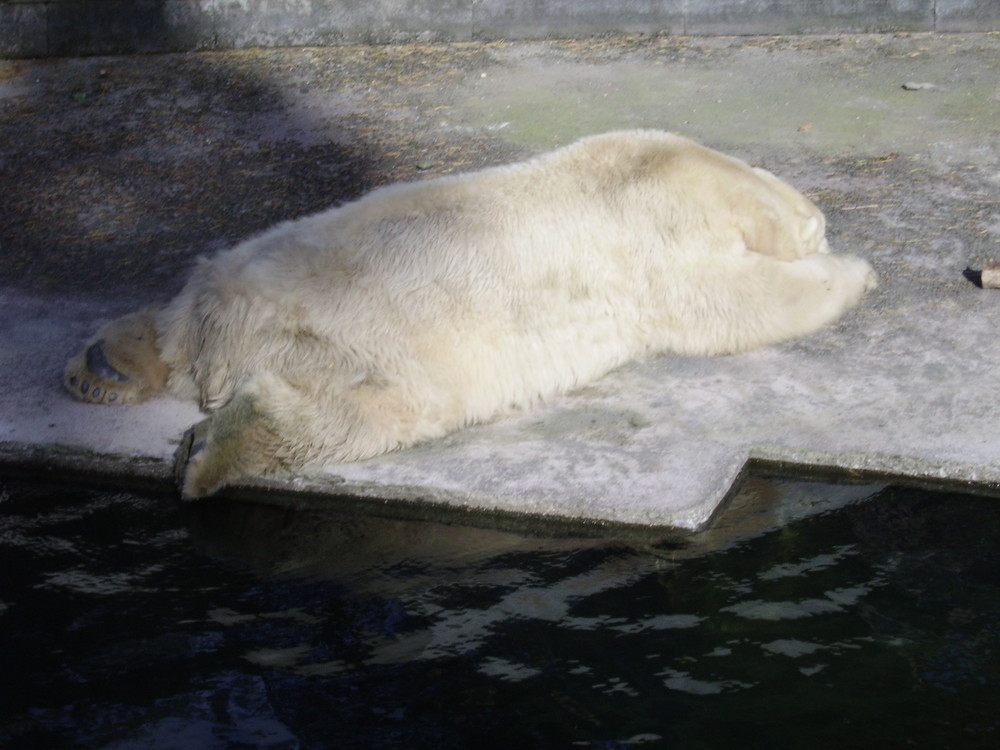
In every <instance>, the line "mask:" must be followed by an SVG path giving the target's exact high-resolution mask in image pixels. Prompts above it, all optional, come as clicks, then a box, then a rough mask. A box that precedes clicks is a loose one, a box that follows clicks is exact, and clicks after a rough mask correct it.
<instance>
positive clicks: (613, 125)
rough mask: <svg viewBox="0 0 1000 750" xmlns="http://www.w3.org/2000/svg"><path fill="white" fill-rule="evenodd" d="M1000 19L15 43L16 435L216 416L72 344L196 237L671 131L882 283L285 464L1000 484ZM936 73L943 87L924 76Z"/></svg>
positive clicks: (153, 445) (2, 300)
mask: <svg viewBox="0 0 1000 750" xmlns="http://www.w3.org/2000/svg"><path fill="white" fill-rule="evenodd" d="M998 81H1000V35H995V34H986V35H963V36H933V35H900V36H891V37H890V36H841V37H835V38H834V37H830V38H825V37H824V38H820V37H809V38H801V37H799V38H774V37H769V38H739V39H733V38H731V39H727V38H712V39H698V38H684V39H680V38H670V37H664V38H642V39H640V38H616V39H602V40H590V41H582V42H537V43H521V44H485V45H477V44H460V45H442V46H427V45H404V46H389V47H342V48H333V49H298V50H269V51H242V52H232V53H204V54H183V55H163V56H142V57H104V58H87V59H72V60H42V61H27V62H25V61H17V62H3V61H0V164H2V165H3V168H2V169H0V248H2V252H3V268H2V270H0V368H2V372H3V375H4V380H5V387H4V388H3V389H2V390H0V443H2V445H0V448H2V451H0V452H2V454H3V456H4V457H6V458H7V459H16V458H17V456H18V455H21V454H23V455H29V454H30V455H33V456H37V455H39V451H41V452H42V453H43V454H44V453H45V452H50V453H51V454H52V455H63V456H65V455H83V454H84V453H87V454H88V455H89V454H90V453H92V454H94V455H95V456H96V457H97V458H99V459H100V460H101V461H104V462H109V463H110V464H111V465H117V466H119V468H122V469H123V470H125V471H127V470H128V467H129V466H130V465H134V466H137V465H139V464H142V465H143V466H146V467H148V466H150V465H152V466H154V467H159V468H158V469H156V470H157V471H161V473H162V474H163V475H164V476H165V475H167V474H168V473H169V471H168V470H169V464H170V461H171V457H172V454H173V451H174V449H175V447H176V440H177V439H178V438H179V436H180V435H181V434H182V432H183V431H184V429H185V428H186V427H187V426H189V425H190V424H192V423H193V422H195V421H196V420H197V419H199V418H200V415H199V414H198V412H197V409H196V408H195V407H194V406H193V405H189V404H182V403H178V402H175V401H172V400H169V399H161V400H158V401H154V402H151V403H148V404H144V405H141V406H136V407H128V408H103V407H94V406H86V405H83V404H79V403H76V402H74V401H72V400H71V399H70V397H69V396H68V395H67V394H65V393H64V392H63V391H62V390H61V387H60V374H61V370H62V367H63V363H64V361H65V359H66V358H67V357H68V356H69V355H71V354H73V353H74V352H75V351H76V350H78V348H79V346H80V345H81V343H82V342H83V341H84V340H85V339H86V338H87V337H88V336H89V335H90V333H91V332H92V331H93V330H94V329H95V327H96V326H97V325H98V324H99V323H101V322H102V321H104V320H106V319H108V318H110V317H113V316H115V315H118V314H121V313H123V312H126V311H128V310H129V309H132V308H135V307H139V306H142V305H145V304H147V303H149V302H151V301H156V300H164V299H167V298H169V297H170V295H172V294H173V293H175V292H176V291H177V289H178V288H179V286H180V284H181V283H182V281H183V279H184V277H185V276H186V274H187V272H188V269H189V268H190V265H191V263H192V261H193V259H194V258H195V257H196V256H197V255H199V254H204V253H211V252H213V251H215V250H218V249H220V248H224V247H226V246H229V245H231V244H232V243H234V242H236V241H238V240H239V239H240V238H242V237H245V236H247V235H249V234H252V233H254V232H257V231H259V230H261V229H263V228H264V227H266V226H268V225H270V224H272V223H274V222H276V221H279V220H282V219H287V218H292V217H294V216H298V215H301V214H303V213H306V212H309V211H313V210H317V209H320V208H322V207H324V206H327V205H330V204H333V203H336V202H338V201H342V200H344V199H348V198H353V197H356V196H357V195H359V194H361V193H363V192H364V191H366V190H368V189H370V188H372V187H374V186H376V185H379V184H382V183H385V182H390V181H393V180H399V179H420V178H423V177H427V176H433V175H437V174H445V173H449V172H454V171H461V170H467V169H473V168H477V167H480V166H484V165H488V164H496V163H502V162H507V161H512V160H514V159H518V158H522V157H524V156H526V155H528V154H531V153H537V152H540V151H542V150H546V149H549V148H551V147H554V146H557V145H560V144H563V143H567V142H569V141H571V140H573V139H574V138H576V137H578V136H582V135H585V134H589V133H596V132H601V131H606V130H614V129H621V128H633V127H655V128H661V129H666V130H675V131H678V132H680V133H682V134H684V135H687V136H690V137H693V138H695V139H697V140H700V141H702V142H704V143H706V144H707V145H710V146H713V147H715V148H719V149H721V150H724V151H726V152H729V153H732V154H734V155H736V156H739V157H742V158H744V159H746V160H748V161H750V162H751V163H753V164H758V165H761V166H765V167H766V168H768V169H770V170H771V171H773V172H775V173H777V174H778V175H780V176H782V177H784V178H785V179H787V180H788V181H790V182H791V183H792V184H794V185H795V186H796V187H798V188H799V189H800V190H802V191H804V192H805V193H806V194H808V195H809V196H810V197H811V198H813V200H815V202H816V203H817V204H819V206H820V207H821V208H822V209H823V210H824V211H825V213H826V214H827V217H828V220H829V238H830V241H831V246H832V247H833V248H834V251H835V252H836V251H839V252H849V253H854V254H858V255H861V256H863V257H866V258H868V259H869V260H870V261H871V262H872V263H873V264H874V265H875V268H876V271H877V272H878V274H879V277H880V286H879V288H878V289H877V290H876V291H875V292H873V293H871V294H870V295H869V296H868V297H867V298H866V299H865V300H864V301H863V303H862V304H861V306H860V307H859V308H858V309H856V310H855V311H853V312H852V313H850V314H849V315H848V316H846V317H845V318H844V319H843V320H842V321H840V322H838V323H837V324H835V325H833V326H830V327H828V328H826V329H824V330H822V331H820V332H819V333H817V334H815V335H813V336H810V337H808V338H806V339H803V340H800V341H795V342H791V343H788V344H785V345H781V346H776V347H772V348H769V349H765V350H761V351H757V352H753V353H750V354H745V355H739V356H731V357H724V358H717V359H699V358H682V357H675V356H663V357H659V358H656V359H652V360H649V361H645V362H638V363H634V364H632V365H629V366H627V367H624V368H622V369H621V370H619V371H616V372H614V373H612V374H611V375H609V376H607V377H605V378H604V379H602V380H601V381H599V382H598V383H596V384H594V385H593V386H590V387H588V388H585V389H582V390H580V391H577V392H574V393H571V394H568V395H565V396H562V397H559V398H553V399H551V400H550V401H549V402H547V403H546V404H544V405H542V406H541V407H539V408H536V409H533V410H531V411H529V412H522V413H516V414H513V415H510V416H509V417H506V418H504V419H500V420H497V421H496V422H494V423H491V424H487V425H481V426H477V427H474V428H471V429H467V430H464V431H462V432H460V433H457V434H455V435H452V436H451V437H449V438H447V439H444V440H441V441H438V442H435V443H432V444H428V445H425V446H420V447H418V448H416V449H413V450H407V451H403V452H399V453H396V454H393V455H388V456H385V457H382V458H379V459H376V460H371V461H365V462H361V463H356V464H350V465H339V466H329V467H324V468H321V469H317V470H314V471H311V472H310V473H309V475H308V476H306V477H299V478H294V479H293V478H288V479H280V478H279V480H277V481H276V482H271V483H269V484H268V486H269V487H272V488H275V489H273V491H272V492H271V494H272V496H273V497H274V499H275V501H280V498H281V493H280V492H279V491H278V489H280V487H281V486H287V487H291V488H302V487H309V488H311V489H313V490H316V491H318V492H329V493H331V494H355V495H360V496H365V497H374V498H388V499H401V500H418V499H419V500H430V501H436V502H441V503H446V504H450V505H455V506H459V507H463V508H465V507H468V508H476V509H500V510H506V511H514V512H527V513H539V514H547V515H555V516H562V517H569V518H583V519H592V520H600V521H620V522H627V523H640V524H655V525H668V526H676V527H682V528H695V527H697V526H699V525H701V524H703V523H704V522H705V521H706V520H707V519H708V518H709V517H710V516H711V515H712V513H713V511H714V510H715V508H716V507H717V506H718V505H719V503H720V502H721V501H722V500H723V498H724V497H725V496H726V495H727V493H728V492H729V490H730V488H731V487H732V485H733V483H734V481H736V480H737V478H738V477H739V475H740V472H741V471H742V469H743V468H744V467H745V466H746V464H747V462H748V460H750V459H753V458H758V459H765V460H768V461H778V462H787V463H789V464H793V465H802V466H823V467H835V468H839V469H843V470H849V471H857V472H871V471H874V472H885V473H888V474H891V475H897V476H906V477H912V478H924V479H932V480H939V479H948V480H957V481H960V482H966V483H969V484H972V485H978V486H980V487H983V488H989V487H990V486H991V485H992V486H996V485H998V484H1000V419H998V418H997V417H998V415H997V409H996V397H997V394H998V392H1000V389H998V385H1000V382H998V381H1000V346H998V342H997V334H998V323H1000V291H998V290H989V289H986V290H984V289H981V288H978V287H977V286H976V285H975V284H974V283H972V282H970V281H969V280H968V279H967V278H966V276H965V275H964V274H963V272H964V271H965V270H966V269H967V268H968V267H971V268H973V269H978V268H980V267H981V266H982V264H983V263H984V262H986V261H989V260H991V259H1000V198H998V189H1000V88H998ZM907 84H919V85H907Z"/></svg>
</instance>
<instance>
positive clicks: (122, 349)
mask: <svg viewBox="0 0 1000 750" xmlns="http://www.w3.org/2000/svg"><path fill="white" fill-rule="evenodd" d="M155 323H156V309H155V308H146V309H145V310H143V311H141V312H137V313H132V314H130V315H126V316H124V317H122V318H118V319H117V320H113V321H111V322H110V323H108V324H106V325H104V326H103V327H101V329H100V330H98V332H97V334H96V335H95V336H94V337H93V338H92V339H91V340H90V341H88V342H87V344H86V346H84V348H83V351H82V352H80V353H79V354H77V355H76V356H75V357H73V358H72V359H70V360H69V362H67V363H66V370H65V371H64V373H63V384H64V385H65V386H66V389H67V390H68V391H69V392H70V393H71V394H72V395H73V396H74V397H75V398H77V399H79V400H80V401H88V402H90V403H92V404H114V405H119V404H131V403H138V402H139V401H145V400H146V399H147V398H149V397H150V396H153V395H155V394H157V393H159V392H160V391H162V390H163V388H164V386H165V385H166V383H167V376H168V374H169V368H168V367H167V364H166V363H165V362H164V361H163V359H162V358H161V357H160V350H159V347H158V346H157V342H156V325H155Z"/></svg>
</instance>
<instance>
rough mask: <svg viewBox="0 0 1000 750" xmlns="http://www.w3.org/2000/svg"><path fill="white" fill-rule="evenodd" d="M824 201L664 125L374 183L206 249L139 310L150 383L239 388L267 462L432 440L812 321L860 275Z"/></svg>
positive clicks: (864, 284) (863, 271) (854, 288)
mask: <svg viewBox="0 0 1000 750" xmlns="http://www.w3.org/2000/svg"><path fill="white" fill-rule="evenodd" d="M824 226H825V224H824V220H823V216H822V214H821V213H820V212H819V210H818V209H816V207H815V206H813V205H812V204H811V203H810V202H809V201H808V200H807V199H806V198H804V197H803V196H802V195H801V194H799V193H798V192H797V191H795V190H794V189H792V188H791V187H789V186H788V185H786V184H785V183H783V182H781V181H779V180H778V179H777V178H775V177H774V176H772V175H771V174H769V173H767V172H764V171H763V170H757V169H751V168H749V167H748V166H746V165H745V164H743V163H742V162H740V161H738V160H735V159H731V158H729V157H726V156H723V155H721V154H719V153H717V152H714V151H711V150H709V149H706V148H703V147H701V146H698V145H696V144H694V143H692V142H691V141H688V140H685V139H683V138H681V137H679V136H676V135H671V134H666V133H660V132H652V131H638V132H621V133H611V134H607V135H603V136H597V137H592V138H588V139H585V140H582V141H580V142H578V143H576V144H574V145H571V146H569V147H566V148H563V149H561V150H558V151H555V152H553V153H550V154H547V155H545V156H542V157H539V158H536V159H532V160H530V161H527V162H524V163H520V164H514V165H512V166H505V167H498V168H493V169H487V170H484V171H481V172H476V173H472V174H465V175H460V176H452V177H444V178H439V179H434V180H429V181H425V182H420V183H414V184H404V185H396V186H391V187H386V188H382V189H380V190H376V191H374V192H373V193H371V194H369V195H368V196H367V197H365V198H363V199H362V200H359V201H357V202H355V203H350V204H347V205H344V206H342V207H339V208H334V209H331V210H328V211H325V212H323V213H320V214H317V215H314V216H310V217H307V218H304V219H301V220H298V221H294V222H290V223H286V224H282V225H280V226H277V227H275V228H273V229H271V230H270V231H268V232H266V233H264V234H262V235H260V236H259V237H256V238H254V239H251V240H249V241H247V242H244V243H243V244H241V245H239V246H237V247H235V248H234V249H232V250H230V251H228V252H225V253H222V254H220V255H219V256H217V257H216V258H214V259H212V260H210V261H202V263H201V264H200V265H199V267H198V268H197V270H196V271H195V273H194V275H193V276H192V278H191V280H190V281H189V283H188V284H187V286H186V287H185V288H184V290H183V291H182V293H181V294H180V295H179V296H178V297H177V298H176V299H175V300H174V301H173V302H172V303H171V304H170V305H169V306H168V307H167V308H165V309H164V310H163V311H162V313H160V315H159V317H158V319H157V330H158V331H159V345H160V348H161V350H162V357H163V360H164V361H165V362H166V364H167V365H168V366H169V368H170V373H171V374H170V378H169V382H168V387H169V388H170V389H171V390H173V391H174V392H175V393H177V394H180V395H184V396H190V397H197V398H199V399H200V401H201V404H202V405H203V407H204V408H206V409H207V410H210V411H211V410H217V409H220V408H222V407H224V406H226V405H227V404H229V403H230V402H231V401H232V400H233V399H234V397H235V396H237V395H238V394H246V395H249V396H250V397H252V399H253V402H254V404H255V408H256V409H257V410H259V411H260V412H261V413H262V414H264V415H266V417H267V418H268V420H269V422H270V423H271V424H272V425H273V427H274V430H275V432H276V433H277V435H278V436H279V437H280V442H281V446H280V447H278V448H275V451H276V453H275V455H276V456H278V458H279V459H280V461H281V462H288V463H302V462H305V461H318V460H321V461H349V460H355V459H361V458H365V457H368V456H372V455H376V454H378V453H382V452H385V451H388V450H392V449H395V448H399V447H403V446H407V445H411V444H413V443H415V442H417V441H421V440H425V439H428V438H434V437H439V436H441V435H444V434H446V433H448V432H450V431H453V430H455V429H457V428H459V427H461V426H463V425H467V424H469V423H472V422H476V421H480V420H486V419H489V418H491V417H493V416H494V415H496V414H498V413H499V412H502V411H503V410H506V409H508V408H512V407H523V406H526V405H529V404H531V403H532V402H533V401H535V400H537V399H539V398H542V397H545V396H549V395H552V394H555V393H558V392H561V391H565V390H567V389H571V388H574V387H576V386H580V385H582V384H585V383H587V382H590V381H592V380H594V379H595V378H598V377H600V376H601V375H603V374H605V373H606V372H608V371H609V370H611V369H613V368H614V367H616V366H618V365H621V364H622V363H624V362H627V361H628V360H631V359H634V358H636V357H643V356H646V355H648V354H650V353H655V352H666V351H673V352H679V353H684V354H698V355H708V354H723V353H727V352H736V351H741V350H746V349H750V348H753V347H757V346H762V345H766V344H771V343H774V342H777V341H781V340H783V339H787V338H790V337H793V336H799V335H803V334H807V333H810V332H812V331H815V330H816V329H818V328H820V327H821V326H823V325H825V324H826V323H829V322H830V321H832V320H834V319H835V318H837V317H838V316H839V315H840V314H842V313H843V312H844V311H845V310H847V309H848V308H850V307H851V306H852V305H854V304H855V303H856V302H857V301H858V299H859V298H860V297H861V295H862V294H863V293H864V291H865V290H866V289H867V288H870V287H871V286H872V285H873V283H874V276H873V273H872V270H871V267H870V266H869V265H868V264H867V263H866V262H864V261H862V260H859V259H856V258H852V257H845V256H834V255H830V254H828V252H827V245H826V240H825V239H824V236H823V235H824Z"/></svg>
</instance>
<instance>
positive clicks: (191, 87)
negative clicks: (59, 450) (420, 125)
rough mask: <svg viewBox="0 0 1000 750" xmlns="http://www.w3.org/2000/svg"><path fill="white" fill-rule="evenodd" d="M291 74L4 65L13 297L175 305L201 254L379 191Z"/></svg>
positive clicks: (2, 141)
mask: <svg viewBox="0 0 1000 750" xmlns="http://www.w3.org/2000/svg"><path fill="white" fill-rule="evenodd" d="M153 26H154V27H155V24H153ZM150 33H153V31H151V32H150ZM283 64H284V63H283V62H282V60H280V59H274V58H271V59H269V60H266V61H263V62H261V61H260V60H257V59H255V58H254V56H253V55H252V53H247V54H246V55H243V56H241V55H239V54H237V55H236V56H235V57H234V56H230V57H227V58H223V56H221V55H220V56H216V55H206V54H200V55H193V54H166V55H157V56H133V57H113V58H112V57H96V58H85V59H63V60H50V61H44V62H37V61H36V62H33V63H30V64H28V63H18V62H15V61H10V62H6V63H4V62H0V165H2V168H0V252H2V254H3V259H4V263H3V266H4V270H3V271H2V275H0V285H4V286H14V287H17V288H20V289H22V290H24V291H27V292H31V293H46V292H56V291H60V292H95V293H98V294H107V295H109V296H110V295H124V296H126V297H134V296H140V297H141V296H146V295H155V296H156V297H167V296H169V294H171V293H172V292H174V291H176V289H177V288H178V286H179V284H180V283H181V282H182V281H183V278H184V276H186V269H187V267H188V266H189V265H190V263H191V261H192V260H193V258H194V257H196V256H197V255H199V254H203V253H208V252H212V251H215V250H218V249H221V248H223V247H226V246H228V245H231V244H232V243H234V242H236V241H238V240H240V239H242V238H245V237H247V236H248V235H252V234H254V233H256V232H258V231H260V230H262V229H264V228H266V227H268V226H270V225H272V224H274V223H276V222H278V221H281V220H285V219H291V218H295V217H297V216H300V215H302V214H306V213H309V212H312V211H316V210H318V209H321V208H324V207H327V206H330V205H333V204H336V203H339V202H342V201H344V200H347V199H351V198H355V197H357V196H358V195H360V194H361V193H363V192H364V191H366V190H368V189H369V188H371V187H372V186H373V185H374V184H377V183H378V182H380V181H381V180H380V170H379V161H380V159H379V155H378V154H377V153H376V152H374V150H373V149H372V147H371V146H370V144H367V143H365V142H364V139H363V138H358V137H356V135H354V136H352V137H344V138H337V137H336V135H337V133H339V132H341V128H340V123H339V122H338V117H337V113H336V112H331V111H324V112H310V111H307V110H306V109H304V108H302V107H299V108H298V109H297V108H296V106H295V103H294V102H295V98H296V95H297V93H298V92H296V91H289V90H280V88H279V86H278V85H277V84H275V83H274V82H272V79H271V78H270V76H269V74H268V73H269V70H268V67H269V66H271V67H274V66H281V65H283ZM285 72H286V73H287V72H288V71H285ZM293 77H294V76H293ZM285 80H286V81H287V78H286V79H285ZM302 86H303V87H307V86H308V83H307V82H305V81H303V83H302ZM303 90H305V88H303Z"/></svg>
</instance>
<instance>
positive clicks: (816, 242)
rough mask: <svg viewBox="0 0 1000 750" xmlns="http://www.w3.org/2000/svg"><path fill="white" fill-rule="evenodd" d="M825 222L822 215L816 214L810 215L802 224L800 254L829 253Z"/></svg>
mask: <svg viewBox="0 0 1000 750" xmlns="http://www.w3.org/2000/svg"><path fill="white" fill-rule="evenodd" d="M825 234H826V220H825V219H824V218H823V214H821V213H819V212H817V213H814V214H810V215H809V217H808V218H806V219H805V220H804V221H803V222H802V234H801V237H802V253H803V254H809V253H823V252H829V250H830V249H829V246H828V245H827V244H826V237H825V236H824V235H825Z"/></svg>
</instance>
